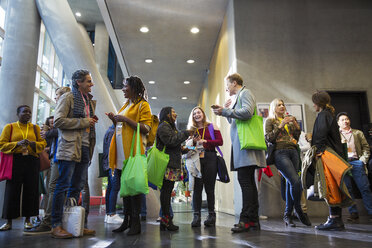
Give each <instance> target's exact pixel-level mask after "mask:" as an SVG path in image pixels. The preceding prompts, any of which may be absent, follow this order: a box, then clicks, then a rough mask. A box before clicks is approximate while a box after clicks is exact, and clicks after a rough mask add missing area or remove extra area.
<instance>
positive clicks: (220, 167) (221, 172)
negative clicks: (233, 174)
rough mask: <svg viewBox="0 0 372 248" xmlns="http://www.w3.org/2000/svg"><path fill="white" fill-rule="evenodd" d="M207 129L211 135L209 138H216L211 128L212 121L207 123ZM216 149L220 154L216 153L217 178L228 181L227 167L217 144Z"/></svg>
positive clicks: (224, 181)
mask: <svg viewBox="0 0 372 248" xmlns="http://www.w3.org/2000/svg"><path fill="white" fill-rule="evenodd" d="M208 131H209V134H210V135H211V138H212V139H213V140H214V139H216V138H215V136H214V128H213V124H212V123H211V124H209V125H208ZM217 151H218V152H219V153H220V155H221V156H218V155H217V175H218V178H217V180H218V181H220V182H222V183H228V182H230V177H229V172H228V171H227V167H226V163H225V159H224V158H223V154H222V151H221V149H220V148H219V147H218V146H217Z"/></svg>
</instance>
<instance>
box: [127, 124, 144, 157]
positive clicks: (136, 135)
mask: <svg viewBox="0 0 372 248" xmlns="http://www.w3.org/2000/svg"><path fill="white" fill-rule="evenodd" d="M135 139H136V143H137V144H136V155H137V154H139V155H141V145H140V142H141V140H140V124H139V123H137V130H136V131H134V132H133V138H132V145H131V146H130V155H129V156H130V157H133V148H134V141H135Z"/></svg>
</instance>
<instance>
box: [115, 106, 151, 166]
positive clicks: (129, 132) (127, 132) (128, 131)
mask: <svg viewBox="0 0 372 248" xmlns="http://www.w3.org/2000/svg"><path fill="white" fill-rule="evenodd" d="M128 104H129V101H127V102H126V103H125V104H124V106H123V107H121V109H120V110H119V112H118V113H120V112H121V111H122V110H124V109H125V108H126V107H127V106H128ZM140 107H141V109H139V108H140ZM124 115H125V116H126V117H128V118H129V119H131V120H133V121H136V122H140V123H142V124H145V125H148V126H150V127H151V109H150V105H149V103H148V102H146V101H145V100H141V101H140V102H138V103H137V104H132V105H131V106H130V107H129V109H128V110H127V111H125V113H124ZM121 133H122V135H121V137H122V140H123V149H124V151H123V152H124V156H125V158H126V159H128V158H129V155H130V148H131V145H132V138H133V133H134V130H133V128H131V127H130V126H129V125H128V124H127V123H126V122H123V128H122V130H121ZM140 139H141V144H142V143H143V142H142V135H141V136H140ZM117 152H118V151H116V130H115V133H114V135H113V136H112V139H111V144H110V151H109V166H110V168H111V169H112V170H114V169H115V168H117V165H116V156H117V155H116V154H117ZM134 154H136V147H134V149H133V155H134ZM141 154H145V149H144V147H143V145H141Z"/></svg>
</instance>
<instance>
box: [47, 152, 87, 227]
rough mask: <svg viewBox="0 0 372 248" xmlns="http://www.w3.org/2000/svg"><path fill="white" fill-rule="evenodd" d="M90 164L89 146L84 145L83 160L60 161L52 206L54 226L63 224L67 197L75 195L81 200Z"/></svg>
mask: <svg viewBox="0 0 372 248" xmlns="http://www.w3.org/2000/svg"><path fill="white" fill-rule="evenodd" d="M88 165H89V147H85V146H83V147H82V152H81V161H80V162H75V161H66V160H60V161H59V162H58V170H59V177H58V181H57V185H56V189H55V191H54V196H53V206H52V227H53V228H55V227H57V226H61V225H62V216H63V205H64V202H65V197H66V193H67V197H74V198H75V199H76V202H78V200H79V196H80V191H81V190H82V189H83V188H84V185H85V183H86V180H87V176H88Z"/></svg>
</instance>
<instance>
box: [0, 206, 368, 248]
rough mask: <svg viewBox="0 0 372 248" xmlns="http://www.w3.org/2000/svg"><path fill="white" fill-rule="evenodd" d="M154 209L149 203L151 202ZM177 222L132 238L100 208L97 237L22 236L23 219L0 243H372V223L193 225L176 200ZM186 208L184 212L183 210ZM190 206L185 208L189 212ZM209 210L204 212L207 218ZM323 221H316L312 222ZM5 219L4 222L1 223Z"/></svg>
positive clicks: (224, 220)
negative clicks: (252, 227)
mask: <svg viewBox="0 0 372 248" xmlns="http://www.w3.org/2000/svg"><path fill="white" fill-rule="evenodd" d="M148 207H149V206H148ZM174 210H175V211H179V212H178V213H176V214H175V218H174V222H175V223H176V224H177V225H179V226H180V230H179V231H178V232H167V231H166V232H160V230H159V223H157V222H156V220H155V219H147V222H146V223H145V222H142V234H141V235H138V236H131V237H128V236H127V235H126V234H125V233H121V234H116V233H112V232H111V230H112V229H114V228H116V227H117V225H112V224H104V215H103V214H101V215H99V212H98V210H96V211H92V213H91V214H90V215H89V227H90V228H93V229H95V230H96V232H97V234H96V236H95V237H83V238H75V239H70V240H56V239H53V238H51V237H50V235H41V236H23V235H22V223H23V222H22V220H21V219H17V220H15V221H14V222H13V230H11V231H7V232H0V244H1V247H6V248H11V247H22V248H27V247H43V248H56V247H64V248H65V247H177V248H178V247H195V248H196V247H223V248H232V247H270V248H274V247H301V248H305V247H311V248H314V247H338V248H343V247H345V248H350V247H358V248H362V247H372V223H368V222H367V220H366V221H361V223H360V224H346V231H340V232H337V231H334V232H319V231H316V230H315V229H314V227H306V226H304V225H301V224H300V223H298V225H297V227H296V228H290V227H285V226H284V223H283V222H282V221H281V220H280V219H272V218H269V219H268V220H263V221H261V227H262V230H261V231H250V232H247V233H241V234H232V233H231V231H230V229H231V227H232V226H233V224H234V223H235V222H236V220H235V218H234V217H233V216H231V215H227V214H223V213H218V214H217V225H216V227H215V228H204V226H202V227H201V228H191V225H190V223H191V220H192V213H191V212H190V211H187V209H185V208H182V207H181V208H179V207H178V206H177V204H174ZM180 210H182V211H180ZM184 210H186V211H184ZM206 215H207V213H205V212H203V219H202V220H203V221H204V219H205V218H206ZM324 220H325V218H324V219H311V221H312V223H313V225H316V224H319V223H321V222H322V221H324ZM1 223H3V221H1Z"/></svg>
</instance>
